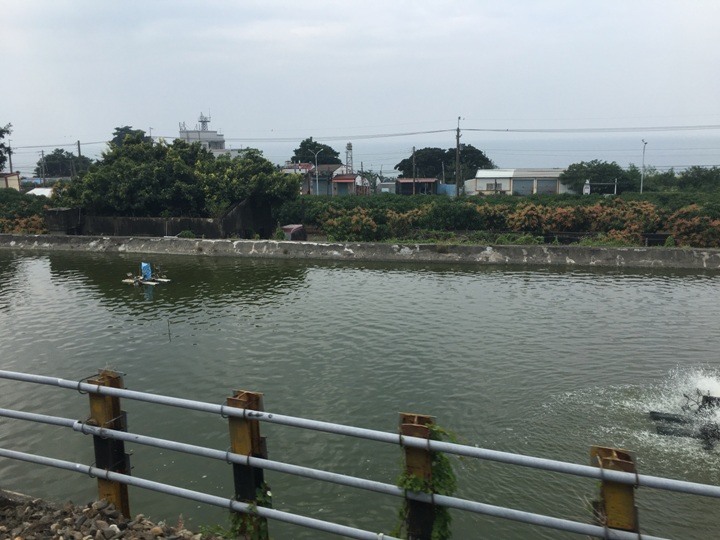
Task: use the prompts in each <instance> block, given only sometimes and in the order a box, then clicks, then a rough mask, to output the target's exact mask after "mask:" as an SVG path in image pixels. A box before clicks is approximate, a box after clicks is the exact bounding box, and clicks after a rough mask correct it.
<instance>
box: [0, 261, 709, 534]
mask: <svg viewBox="0 0 720 540" xmlns="http://www.w3.org/2000/svg"><path fill="white" fill-rule="evenodd" d="M139 262H140V259H139V257H137V256H123V255H109V254H105V255H96V254H68V253H52V254H32V255H31V254H27V253H16V252H11V251H2V252H0V336H1V338H2V339H1V341H0V368H1V369H6V370H13V371H22V372H28V373H35V374H40V375H49V376H54V377H61V378H65V379H73V380H78V379H81V378H84V377H87V376H90V375H93V374H95V373H96V372H97V369H99V368H112V369H116V370H118V371H121V372H123V373H125V374H126V376H125V383H126V386H127V387H128V388H131V389H135V390H142V391H148V392H155V393H161V394H167V395H172V396H178V397H184V398H189V399H195V400H200V401H207V402H211V403H218V404H219V403H222V402H224V400H225V398H226V397H227V396H228V395H230V394H231V392H232V390H233V389H245V390H252V391H258V392H263V393H264V395H265V398H264V399H265V408H266V410H268V411H271V412H276V413H280V414H287V415H294V416H302V417H307V418H312V419H317V420H325V421H331V422H337V423H342V424H348V425H355V426H360V427H367V428H371V429H379V430H383V431H392V432H394V431H396V430H397V421H398V412H401V411H403V412H413V413H419V414H430V415H433V416H435V417H436V418H437V422H438V424H440V425H441V426H443V427H444V428H446V429H448V430H449V431H451V432H452V433H454V434H455V436H456V437H457V439H458V440H459V442H463V443H467V444H473V445H478V446H481V447H485V448H491V449H496V450H503V451H510V452H518V453H522V454H529V455H535V456H539V457H546V458H552V459H560V460H565V461H571V462H575V463H583V464H585V463H589V448H590V446H591V445H593V444H597V445H603V446H613V447H622V448H627V449H629V450H632V451H634V452H636V453H637V462H638V468H639V471H640V472H641V473H644V474H652V475H659V476H668V477H672V478H679V479H684V480H690V481H698V482H704V483H711V484H720V450H715V449H706V448H703V446H702V445H701V444H700V443H699V442H698V441H697V440H695V439H689V438H678V437H667V436H660V435H657V434H655V427H654V424H653V423H652V421H650V420H649V418H648V415H647V411H648V410H650V409H660V410H668V411H670V412H676V411H679V408H680V406H681V405H682V403H683V398H682V394H683V393H694V392H695V390H696V389H697V388H699V389H700V390H702V391H713V392H720V370H718V351H720V334H719V333H718V323H720V291H719V289H718V283H720V281H719V276H718V274H713V273H687V272H680V271H657V272H656V271H621V270H614V271H607V270H605V271H602V270H580V269H572V270H558V269H543V268H535V269H527V268H508V267H504V268H497V267H492V268H490V267H484V268H479V267H478V268H475V267H463V266H457V267H438V266H418V265H387V264H357V263H355V264H339V263H338V264H331V263H308V262H295V261H273V262H267V261H250V260H242V259H232V258H223V259H221V258H218V259H212V258H194V257H168V256H166V257H154V258H153V259H152V262H153V263H155V264H160V265H162V267H163V268H164V269H165V270H166V271H167V273H168V277H170V278H172V280H173V281H172V283H171V284H169V285H167V286H162V287H156V288H154V289H151V288H147V289H146V288H143V287H139V288H138V287H132V286H128V285H124V284H122V283H121V279H122V278H123V277H124V276H125V274H126V272H130V271H136V269H137V266H138V264H139ZM0 407H5V408H15V409H19V410H26V411H30V412H39V413H44V414H51V415H58V416H64V417H70V418H78V419H84V418H86V417H87V415H88V407H87V397H86V396H81V395H79V394H77V393H76V392H72V391H68V390H61V389H56V388H51V387H44V386H34V385H28V384H22V383H15V382H11V381H6V380H0ZM123 408H124V409H126V410H127V411H128V417H129V424H130V430H131V431H136V432H139V433H143V434H147V435H153V436H158V437H164V438H172V439H176V440H180V441H182V442H188V443H192V444H201V445H204V446H209V447H213V448H217V449H221V450H225V449H226V448H227V447H228V444H229V442H228V435H227V424H226V422H227V421H226V420H223V419H222V418H219V417H214V416H209V415H207V414H202V413H194V412H188V411H182V410H179V409H172V408H164V407H159V406H150V405H146V404H142V403H138V402H132V401H129V400H125V401H123ZM261 429H262V432H263V434H264V435H266V436H267V440H268V449H269V457H270V458H271V459H276V460H279V461H286V462H289V463H295V464H299V465H305V466H309V467H317V468H322V469H326V470H331V471H335V472H340V473H344V474H352V475H357V476H362V477H365V478H370V479H373V480H378V481H383V482H388V483H394V482H395V481H396V480H397V477H398V474H399V472H400V469H401V455H400V450H399V448H397V447H395V446H389V445H383V444H380V443H372V442H366V441H361V440H356V439H347V438H342V437H338V436H334V435H328V434H319V433H315V432H304V431H300V430H297V429H295V428H288V427H282V426H273V425H267V424H263V425H262V428H261ZM0 446H2V447H4V448H10V449H14V450H20V451H26V452H31V453H38V454H42V455H47V456H51V457H56V458H60V459H68V460H72V461H78V462H82V463H88V464H89V463H92V462H93V459H94V458H93V451H92V443H91V439H90V438H89V437H86V436H83V435H80V434H75V433H72V432H69V431H68V430H67V429H65V430H63V428H54V427H46V426H41V425H38V424H27V423H24V422H19V421H16V420H6V419H0ZM128 449H129V450H132V452H133V456H132V464H133V467H134V468H133V474H134V475H136V476H139V477H147V478H151V479H153V480H157V481H160V482H167V483H172V484H175V485H180V486H182V487H188V488H191V489H196V490H200V491H206V492H209V493H213V494H217V495H222V496H231V495H232V474H231V471H230V468H229V466H228V465H227V464H225V463H212V462H210V463H209V462H207V460H201V459H199V458H194V457H189V456H184V455H180V454H174V453H170V452H166V451H163V452H159V451H157V450H154V449H148V448H143V447H139V446H134V445H133V446H130V445H128ZM452 461H453V464H454V467H455V470H456V473H457V475H458V484H459V487H458V493H457V495H458V496H460V497H463V498H467V499H472V500H477V501H481V502H485V503H490V504H497V505H505V506H509V507H512V508H517V509H521V510H527V511H531V512H538V513H547V514H550V515H553V516H558V517H564V518H569V519H578V520H587V519H588V517H589V513H590V511H589V507H590V501H591V500H592V499H594V498H595V495H596V494H595V489H596V482H595V481H592V480H585V479H578V478H573V477H565V476H559V475H556V474H550V473H543V472H538V471H533V470H529V469H527V470H526V469H522V468H518V467H510V466H506V465H499V464H493V463H488V462H478V461H473V460H467V459H463V460H457V459H454V458H453V459H452ZM266 479H267V481H268V483H269V484H270V486H271V488H272V492H273V499H274V501H273V502H274V506H275V508H278V509H281V510H287V511H291V512H296V513H299V514H303V515H308V516H312V517H317V518H320V519H326V520H331V521H337V522H340V523H343V524H348V525H352V526H357V527H361V528H366V529H369V530H375V531H382V532H386V533H387V532H390V530H391V529H392V528H393V527H394V525H395V523H396V515H397V510H398V508H399V505H400V501H399V500H398V499H395V498H392V497H386V496H380V495H376V494H372V493H367V492H362V491H355V490H350V489H349V488H342V487H338V486H333V485H329V484H323V483H318V482H314V481H310V480H304V479H299V478H294V477H288V476H284V475H280V474H277V473H270V472H268V473H266ZM0 487H3V488H5V489H12V490H17V491H22V492H26V493H30V494H32V495H34V496H39V497H45V498H49V499H55V500H65V499H72V500H73V501H75V502H80V503H84V502H87V501H88V500H91V499H92V498H93V497H94V494H95V483H94V481H92V480H89V479H87V478H85V477H83V476H80V475H73V474H72V473H68V472H64V471H59V470H54V469H48V468H44V467H38V466H32V465H28V464H23V463H19V462H15V461H11V460H5V459H2V460H0ZM130 500H131V506H132V511H133V513H138V512H142V513H144V514H146V515H147V516H149V517H150V518H152V519H155V520H160V519H164V520H167V521H168V522H173V521H175V520H177V518H178V515H180V514H182V515H183V518H184V520H185V523H186V524H189V525H190V526H191V527H194V528H199V527H200V526H203V525H212V524H216V523H220V524H222V525H226V524H227V520H226V512H225V511H224V510H222V509H217V508H212V507H207V506H204V505H198V504H197V503H193V502H190V501H185V500H182V499H177V498H173V497H168V496H162V495H157V494H154V493H151V492H145V491H142V490H138V489H135V488H131V489H130ZM638 505H639V508H640V522H641V525H642V527H643V531H644V532H646V533H649V534H655V535H658V536H669V537H673V538H685V539H700V538H706V537H708V536H712V535H713V533H714V532H715V530H716V526H717V520H716V519H715V517H714V516H717V515H718V509H719V508H720V501H717V500H713V499H703V498H699V497H690V496H686V495H674V494H668V493H660V492H654V491H652V490H648V489H641V490H639V492H638ZM452 516H453V532H454V537H455V538H471V537H480V536H488V537H493V538H518V539H519V538H528V537H537V538H565V537H567V538H576V536H575V535H570V534H567V535H563V534H562V533H558V532H555V531H551V530H545V529H542V528H537V527H530V526H526V525H521V524H514V523H511V522H507V521H503V520H498V519H494V518H486V517H482V516H477V515H471V514H467V513H461V512H455V511H453V512H452ZM270 527H271V534H272V535H273V537H274V538H325V537H327V538H329V537H330V536H329V535H322V534H318V533H315V532H312V531H308V530H304V529H299V528H294V527H291V526H286V525H283V524H279V523H277V522H271V524H270Z"/></svg>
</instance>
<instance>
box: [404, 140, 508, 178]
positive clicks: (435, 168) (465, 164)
mask: <svg viewBox="0 0 720 540" xmlns="http://www.w3.org/2000/svg"><path fill="white" fill-rule="evenodd" d="M455 153H456V149H455V148H448V149H447V150H443V149H442V148H437V147H427V148H421V149H420V150H416V151H415V171H413V157H412V155H410V157H408V158H405V159H403V160H402V161H401V162H400V163H398V164H397V165H395V169H396V170H398V171H400V177H401V178H412V177H417V178H442V177H443V173H444V175H445V178H446V179H448V180H450V181H452V182H454V181H455ZM494 168H495V164H494V163H493V162H492V160H491V159H490V158H488V157H487V156H486V155H485V153H484V152H483V151H482V150H479V149H477V148H475V147H474V146H473V145H471V144H461V145H460V176H461V178H462V179H463V180H464V179H466V178H474V177H475V172H476V171H477V170H478V169H494Z"/></svg>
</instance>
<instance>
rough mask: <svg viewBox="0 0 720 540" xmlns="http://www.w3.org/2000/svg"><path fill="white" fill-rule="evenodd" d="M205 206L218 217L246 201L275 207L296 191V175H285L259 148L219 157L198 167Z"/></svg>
mask: <svg viewBox="0 0 720 540" xmlns="http://www.w3.org/2000/svg"><path fill="white" fill-rule="evenodd" d="M200 173H201V175H202V177H203V190H204V193H205V199H206V209H207V212H208V213H209V214H210V215H213V216H219V215H222V214H223V213H225V212H226V211H227V210H229V209H230V208H232V207H233V206H234V205H236V204H238V203H240V202H243V201H247V202H248V204H250V205H252V206H259V207H262V206H266V205H269V206H270V207H274V206H277V205H279V204H281V203H283V202H285V201H288V200H292V199H294V198H296V197H297V196H298V193H299V192H300V175H297V174H286V173H283V172H281V171H278V170H277V167H275V165H274V164H273V163H271V162H270V161H268V160H267V159H265V158H264V157H263V155H262V152H260V150H255V149H248V150H246V151H245V152H243V153H241V154H240V155H239V156H236V157H234V158H230V156H227V155H225V156H220V157H218V158H217V159H215V160H214V161H205V162H203V163H202V164H201V166H200Z"/></svg>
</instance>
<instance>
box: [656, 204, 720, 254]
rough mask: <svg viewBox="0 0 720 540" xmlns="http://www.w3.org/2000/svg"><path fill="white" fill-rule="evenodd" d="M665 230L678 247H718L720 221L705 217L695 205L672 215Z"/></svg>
mask: <svg viewBox="0 0 720 540" xmlns="http://www.w3.org/2000/svg"><path fill="white" fill-rule="evenodd" d="M667 228H668V232H670V234H671V235H672V236H673V238H674V239H675V242H676V243H677V245H679V246H694V247H720V220H718V219H712V218H711V217H709V216H707V215H705V214H704V213H703V212H702V210H701V208H700V207H699V206H698V205H696V204H692V205H690V206H686V207H685V208H681V209H680V210H678V211H677V212H675V213H673V214H672V215H671V216H670V217H669V218H668V220H667Z"/></svg>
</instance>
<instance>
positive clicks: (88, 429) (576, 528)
mask: <svg viewBox="0 0 720 540" xmlns="http://www.w3.org/2000/svg"><path fill="white" fill-rule="evenodd" d="M0 379H8V380H14V381H20V382H27V383H35V384H43V385H51V386H56V387H60V388H66V389H72V390H77V391H78V392H81V393H90V394H95V395H101V396H112V397H114V398H125V399H132V400H137V401H143V402H147V403H153V404H160V405H166V406H172V407H180V408H183V409H189V410H194V411H203V412H208V413H212V414H219V415H221V416H223V417H235V418H241V419H244V420H252V421H258V422H268V423H274V424H279V425H284V426H292V427H297V428H302V429H310V430H316V431H321V432H326V433H333V434H339V435H345V436H351V437H357V438H361V439H366V440H371V441H378V442H384V443H390V444H396V445H399V446H401V447H404V448H416V449H420V450H425V451H428V452H444V453H449V454H454V455H458V456H464V457H471V458H476V459H482V460H490V461H495V462H499V463H505V464H511V465H518V466H523V467H529V468H533V469H540V470H544V471H552V472H557V473H563V474H569V475H575V476H581V477H586V478H593V479H597V480H601V481H602V482H603V483H605V482H613V483H616V484H622V485H626V486H632V487H649V488H654V489H661V490H666V491H674V492H680V493H687V494H694V495H701V496H706V497H714V498H720V486H713V485H707V484H699V483H694V482H686V481H682V480H673V479H668V478H662V477H656V476H648V475H641V474H637V473H634V472H622V471H618V470H609V469H606V468H602V467H592V466H587V465H578V464H574V463H568V462H563V461H556V460H550V459H544V458H537V457H533V456H525V455H520V454H513V453H509V452H501V451H496V450H488V449H483V448H478V447H474V446H467V445H460V444H455V443H448V442H442V441H435V440H430V439H426V438H421V437H412V436H404V435H402V434H395V433H388V432H383V431H377V430H371V429H365V428H357V427H353V426H347V425H343V424H335V423H330V422H322V421H317V420H310V419H305V418H299V417H293V416H287V415H282V414H276V413H271V412H265V411H257V410H251V409H245V408H237V407H231V406H228V405H216V404H212V403H207V402H201V401H193V400H188V399H182V398H175V397H170V396H163V395H158V394H152V393H145V392H138V391H133V390H126V389H122V388H112V387H108V386H103V385H100V384H89V383H87V382H82V381H80V382H78V381H71V380H66V379H59V378H54V377H46V376H39V375H33V374H26V373H18V372H11V371H4V370H0ZM0 417H6V418H12V419H17V420H23V421H30V422H39V423H44V424H50V425H55V426H61V427H66V428H70V429H72V430H73V431H76V432H79V433H82V434H90V435H93V436H94V437H100V438H102V439H111V440H118V441H124V442H130V443H135V444H140V445H146V446H152V447H156V448H162V449H166V450H171V451H178V452H183V453H186V454H192V455H196V456H202V457H205V458H210V459H216V460H223V461H227V462H228V463H231V464H236V465H242V466H245V467H251V468H256V469H263V470H272V471H276V472H280V473H284V474H291V475H296V476H300V477H304V478H309V479H314V480H319V481H323V482H330V483H334V484H338V485H343V486H347V487H353V488H359V489H364V490H369V491H373V492H376V493H382V494H385V495H392V496H396V497H404V498H406V499H408V500H412V501H418V502H421V503H425V504H432V505H437V506H443V507H446V508H453V509H458V510H464V511H468V512H472V513H477V514H482V515H487V516H493V517H498V518H503V519H508V520H512V521H517V522H521V523H526V524H531V525H538V526H542V527H547V528H551V529H556V530H562V531H567V532H572V533H577V534H583V535H588V536H595V537H600V538H610V539H619V540H625V539H638V538H640V535H639V533H637V532H630V531H623V530H618V529H613V528H609V527H607V526H600V525H593V524H588V523H582V522H577V521H571V520H567V519H561V518H555V517H551V516H546V515H541V514H535V513H531V512H525V511H521V510H515V509H510V508H504V507H499V506H494V505H489V504H485V503H480V502H476V501H470V500H466V499H461V498H457V497H450V496H443V495H438V494H428V493H422V492H410V491H406V490H404V489H402V488H400V487H398V486H396V485H392V484H385V483H382V482H377V481H372V480H368V479H363V478H357V477H353V476H347V475H342V474H338V473H333V472H328V471H323V470H318V469H312V468H308V467H301V466H298V465H291V464H288V463H283V462H278V461H272V460H268V459H264V458H260V457H255V456H251V455H244V454H238V453H233V452H230V451H221V450H217V449H211V448H206V447H201V446H196V445H191V444H185V443H180V442H177V441H171V440H166V439H159V438H155V437H149V436H145V435H140V434H135V433H128V432H125V431H121V430H116V429H108V428H105V427H99V426H93V425H90V424H88V423H86V422H82V421H78V420H74V419H69V418H61V417H56V416H48V415H43V414H36V413H29V412H22V411H15V410H10V409H0ZM0 456H1V457H6V458H11V459H19V460H23V461H28V462H32V463H37V464H41V465H49V466H53V467H59V468H61V469H65V470H71V471H75V472H79V473H83V474H87V475H90V476H95V477H100V478H105V479H106V480H108V481H112V482H118V483H121V484H127V485H133V486H137V487H141V488H145V489H150V490H154V491H159V492H162V493H167V494H170V495H175V496H179V497H184V498H188V499H192V500H196V501H200V502H206V503H208V504H212V505H215V506H221V507H226V508H228V509H231V510H233V511H237V512H243V513H253V512H254V513H255V514H256V515H259V516H261V517H264V518H269V519H276V520H279V521H284V522H288V523H294V524H296V525H300V526H303V527H309V528H313V529H317V530H323V531H327V532H332V533H335V534H339V535H342V536H347V537H350V538H378V537H383V538H392V537H390V536H387V535H382V533H376V532H370V531H363V530H360V529H356V528H353V527H347V526H344V525H338V524H335V523H329V522H325V521H322V520H317V519H315V518H309V517H305V516H299V515H295V514H290V513H288V512H279V511H277V510H273V509H270V508H263V507H261V506H255V505H253V506H252V507H251V506H250V505H248V504H246V503H241V502H239V501H236V500H233V499H225V498H222V497H217V496H214V495H210V494H204V493H199V492H196V491H191V490H187V489H183V488H179V487H176V486H169V485H167V484H160V483H157V482H153V481H150V480H144V479H140V478H137V477H133V476H129V475H126V474H119V473H117V472H112V471H108V470H105V469H98V468H97V467H91V466H87V465H83V464H78V463H71V462H66V461H61V460H56V459H53V458H48V457H43V456H34V455H31V454H26V453H22V452H17V451H14V450H9V449H0ZM632 487H631V489H632ZM642 538H643V539H647V540H654V539H659V537H656V536H650V535H646V534H643V535H642Z"/></svg>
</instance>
